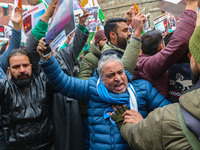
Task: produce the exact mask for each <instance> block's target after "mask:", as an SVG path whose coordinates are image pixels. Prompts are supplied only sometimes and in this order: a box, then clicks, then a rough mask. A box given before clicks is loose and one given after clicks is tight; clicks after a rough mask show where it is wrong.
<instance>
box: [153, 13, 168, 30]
mask: <svg viewBox="0 0 200 150" xmlns="http://www.w3.org/2000/svg"><path fill="white" fill-rule="evenodd" d="M167 24H168V22H167V13H164V14H162V15H160V16H159V17H157V18H155V19H154V25H155V30H157V31H159V32H165V31H167V29H168V27H167Z"/></svg>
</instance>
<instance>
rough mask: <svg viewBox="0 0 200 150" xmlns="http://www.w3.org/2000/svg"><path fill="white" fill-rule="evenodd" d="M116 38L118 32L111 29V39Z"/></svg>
mask: <svg viewBox="0 0 200 150" xmlns="http://www.w3.org/2000/svg"><path fill="white" fill-rule="evenodd" d="M116 38H117V35H116V33H115V32H113V31H110V39H116Z"/></svg>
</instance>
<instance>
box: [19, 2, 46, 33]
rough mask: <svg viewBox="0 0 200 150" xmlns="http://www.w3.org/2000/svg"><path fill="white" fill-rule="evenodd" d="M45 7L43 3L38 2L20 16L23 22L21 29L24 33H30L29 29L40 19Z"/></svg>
mask: <svg viewBox="0 0 200 150" xmlns="http://www.w3.org/2000/svg"><path fill="white" fill-rule="evenodd" d="M45 11H46V7H45V5H44V3H40V4H38V5H36V6H34V7H33V8H32V9H30V10H27V11H25V12H24V13H23V14H22V16H23V18H22V20H23V21H22V22H23V28H22V29H23V31H24V33H25V34H26V36H27V35H28V34H30V32H31V30H32V29H33V28H34V26H35V25H36V24H37V22H38V21H39V20H40V18H41V17H42V15H43V14H44V13H45Z"/></svg>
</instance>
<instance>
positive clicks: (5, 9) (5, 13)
mask: <svg viewBox="0 0 200 150" xmlns="http://www.w3.org/2000/svg"><path fill="white" fill-rule="evenodd" d="M8 15H9V7H8V8H5V7H3V16H8Z"/></svg>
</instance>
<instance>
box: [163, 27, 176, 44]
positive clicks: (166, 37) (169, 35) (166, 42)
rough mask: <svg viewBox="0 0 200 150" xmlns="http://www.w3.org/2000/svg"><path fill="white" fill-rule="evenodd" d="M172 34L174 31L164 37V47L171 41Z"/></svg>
mask: <svg viewBox="0 0 200 150" xmlns="http://www.w3.org/2000/svg"><path fill="white" fill-rule="evenodd" d="M173 33H174V31H173V32H170V33H168V34H167V35H166V36H165V37H164V41H165V46H167V44H168V43H169V41H170V40H171V36H172V34H173Z"/></svg>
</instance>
